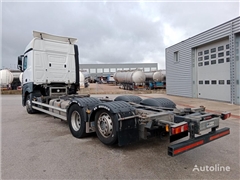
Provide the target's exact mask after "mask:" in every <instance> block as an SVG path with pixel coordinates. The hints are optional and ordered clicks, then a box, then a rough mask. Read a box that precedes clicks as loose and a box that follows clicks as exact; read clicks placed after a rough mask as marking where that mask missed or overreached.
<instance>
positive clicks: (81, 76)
mask: <svg viewBox="0 0 240 180" xmlns="http://www.w3.org/2000/svg"><path fill="white" fill-rule="evenodd" d="M79 78H80V82H79V83H80V87H84V81H85V77H84V75H83V73H82V72H80V71H79Z"/></svg>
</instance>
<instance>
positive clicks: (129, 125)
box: [118, 119, 139, 146]
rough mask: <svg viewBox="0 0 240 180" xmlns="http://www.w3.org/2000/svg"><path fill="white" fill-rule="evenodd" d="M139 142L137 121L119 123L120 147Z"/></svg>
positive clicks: (130, 120)
mask: <svg viewBox="0 0 240 180" xmlns="http://www.w3.org/2000/svg"><path fill="white" fill-rule="evenodd" d="M137 141H139V130H138V124H137V121H135V119H129V120H123V121H119V131H118V145H119V146H123V145H127V144H130V143H133V142H137Z"/></svg>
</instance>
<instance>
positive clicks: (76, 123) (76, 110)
mask: <svg viewBox="0 0 240 180" xmlns="http://www.w3.org/2000/svg"><path fill="white" fill-rule="evenodd" d="M67 119H68V124H69V128H70V131H71V133H72V135H73V136H74V137H76V138H82V137H84V136H86V123H85V121H84V118H83V111H82V109H81V108H80V107H79V106H78V105H77V104H74V105H72V106H71V107H70V109H69V113H68V117H67Z"/></svg>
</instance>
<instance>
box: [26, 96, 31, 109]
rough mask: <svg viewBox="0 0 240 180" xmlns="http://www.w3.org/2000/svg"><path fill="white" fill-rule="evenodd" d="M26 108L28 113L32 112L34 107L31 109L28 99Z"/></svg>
mask: <svg viewBox="0 0 240 180" xmlns="http://www.w3.org/2000/svg"><path fill="white" fill-rule="evenodd" d="M26 108H27V111H31V109H32V107H31V101H30V100H29V99H28V100H27V102H26Z"/></svg>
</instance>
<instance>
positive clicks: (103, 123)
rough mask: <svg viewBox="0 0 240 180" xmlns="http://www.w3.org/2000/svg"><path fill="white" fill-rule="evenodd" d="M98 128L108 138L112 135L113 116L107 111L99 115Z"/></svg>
mask: <svg viewBox="0 0 240 180" xmlns="http://www.w3.org/2000/svg"><path fill="white" fill-rule="evenodd" d="M97 126H98V130H99V132H100V134H101V135H102V136H103V137H105V138H108V137H110V136H111V135H112V132H113V122H112V118H111V117H110V116H109V114H107V113H102V114H100V116H99V117H98V122H97Z"/></svg>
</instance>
